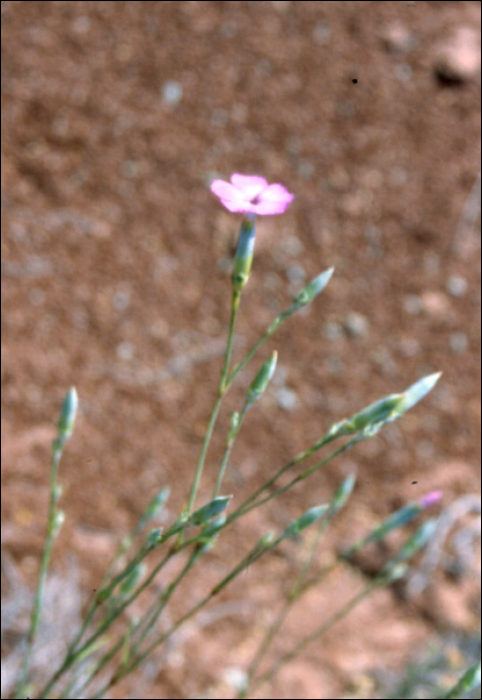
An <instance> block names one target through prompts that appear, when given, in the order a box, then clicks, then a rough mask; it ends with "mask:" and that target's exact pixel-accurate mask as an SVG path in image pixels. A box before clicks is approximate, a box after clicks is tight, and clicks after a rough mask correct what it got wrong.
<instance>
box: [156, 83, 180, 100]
mask: <svg viewBox="0 0 482 700" xmlns="http://www.w3.org/2000/svg"><path fill="white" fill-rule="evenodd" d="M161 95H162V99H163V100H164V102H166V103H167V104H169V105H176V104H177V103H178V102H179V101H180V100H181V98H182V85H181V84H180V83H178V82H176V81H175V80H168V81H167V83H164V85H163V86H162V88H161Z"/></svg>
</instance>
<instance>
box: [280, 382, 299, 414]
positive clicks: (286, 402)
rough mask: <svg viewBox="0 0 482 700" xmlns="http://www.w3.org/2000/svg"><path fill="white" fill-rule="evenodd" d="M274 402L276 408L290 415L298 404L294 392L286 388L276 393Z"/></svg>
mask: <svg viewBox="0 0 482 700" xmlns="http://www.w3.org/2000/svg"><path fill="white" fill-rule="evenodd" d="M276 401H277V403H278V406H279V407H280V408H282V409H283V410H285V411H288V412H289V413H291V412H292V411H294V410H295V408H296V404H297V403H298V396H297V395H296V392H294V391H293V390H292V389H288V387H282V388H281V389H278V391H277V392H276Z"/></svg>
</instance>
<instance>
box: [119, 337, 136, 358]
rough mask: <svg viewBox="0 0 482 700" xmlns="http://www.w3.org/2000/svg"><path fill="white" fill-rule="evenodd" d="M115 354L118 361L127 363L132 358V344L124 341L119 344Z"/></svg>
mask: <svg viewBox="0 0 482 700" xmlns="http://www.w3.org/2000/svg"><path fill="white" fill-rule="evenodd" d="M116 354H117V357H118V358H119V360H124V362H129V361H130V360H132V358H133V357H134V346H133V345H132V343H129V342H127V341H124V342H123V343H119V345H118V346H117V348H116Z"/></svg>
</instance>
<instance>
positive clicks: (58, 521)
mask: <svg viewBox="0 0 482 700" xmlns="http://www.w3.org/2000/svg"><path fill="white" fill-rule="evenodd" d="M64 521H65V513H64V511H63V510H58V511H57V512H56V513H55V515H54V526H53V528H52V535H53V537H57V535H58V534H59V532H60V528H61V527H62V525H63V524H64Z"/></svg>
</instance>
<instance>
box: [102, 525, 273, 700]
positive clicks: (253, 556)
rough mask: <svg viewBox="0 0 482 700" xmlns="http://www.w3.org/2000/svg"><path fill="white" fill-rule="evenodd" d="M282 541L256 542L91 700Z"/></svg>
mask: <svg viewBox="0 0 482 700" xmlns="http://www.w3.org/2000/svg"><path fill="white" fill-rule="evenodd" d="M282 539H283V537H278V538H277V539H276V540H274V541H273V542H270V543H269V544H266V545H260V543H259V542H258V543H257V544H256V545H255V546H254V547H253V549H252V550H251V552H249V554H248V555H247V556H246V557H244V559H242V560H241V562H240V563H239V564H238V565H237V566H235V567H234V569H232V571H231V572H230V573H229V574H228V575H227V576H226V577H225V578H224V579H222V581H220V582H219V583H218V584H217V585H216V586H214V588H212V589H211V591H210V592H209V593H208V594H207V595H206V596H205V597H204V598H203V599H202V600H201V601H199V603H197V604H196V605H194V606H193V607H192V608H191V609H190V610H188V612H187V613H185V614H184V615H183V616H182V617H180V618H179V619H178V620H177V622H175V623H174V624H173V625H172V626H171V627H170V628H169V629H168V630H167V631H166V632H164V633H163V634H161V635H160V636H159V637H158V638H157V639H155V640H154V641H153V642H152V643H151V644H150V645H149V646H148V647H147V648H146V649H145V650H144V651H143V652H142V654H140V655H139V656H138V657H137V658H136V659H133V660H132V661H131V663H130V664H129V665H128V666H126V667H124V668H123V669H122V670H120V672H119V673H118V674H116V675H115V676H113V678H111V680H110V681H109V682H108V683H106V684H105V685H104V686H103V687H102V688H101V689H100V690H99V692H98V693H97V694H96V695H95V696H93V698H92V700H94V698H101V697H102V696H103V694H104V693H105V692H106V691H107V690H108V689H109V688H111V687H112V686H113V685H115V684H116V683H118V682H119V681H120V680H121V679H122V678H124V677H125V676H127V675H128V674H129V673H131V672H132V671H134V670H135V669H136V668H138V666H139V665H140V664H141V663H142V662H143V661H144V659H145V658H146V657H147V656H148V655H149V654H150V653H151V652H152V651H153V650H154V649H155V647H157V646H159V645H160V644H162V643H164V642H165V641H166V640H167V639H168V638H169V637H171V636H172V635H173V634H174V632H176V631H177V630H178V629H179V627H181V626H182V625H183V624H184V623H185V622H187V620H189V619H190V618H192V617H194V615H195V614H196V613H197V612H198V611H199V610H200V609H201V608H203V607H204V606H205V605H207V603H209V602H210V600H212V598H214V596H216V595H217V594H218V593H219V592H220V591H222V590H223V589H224V588H225V587H226V586H227V585H228V584H229V583H230V582H231V581H232V580H233V579H234V578H236V576H237V575H238V574H240V573H241V572H242V571H244V569H246V568H247V567H248V566H250V565H251V564H252V563H254V562H255V561H256V560H257V559H259V558H260V557H261V556H262V555H263V554H265V553H266V552H268V551H270V550H271V549H273V548H274V547H276V545H277V544H278V543H279V542H280V541H281V540H282Z"/></svg>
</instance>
